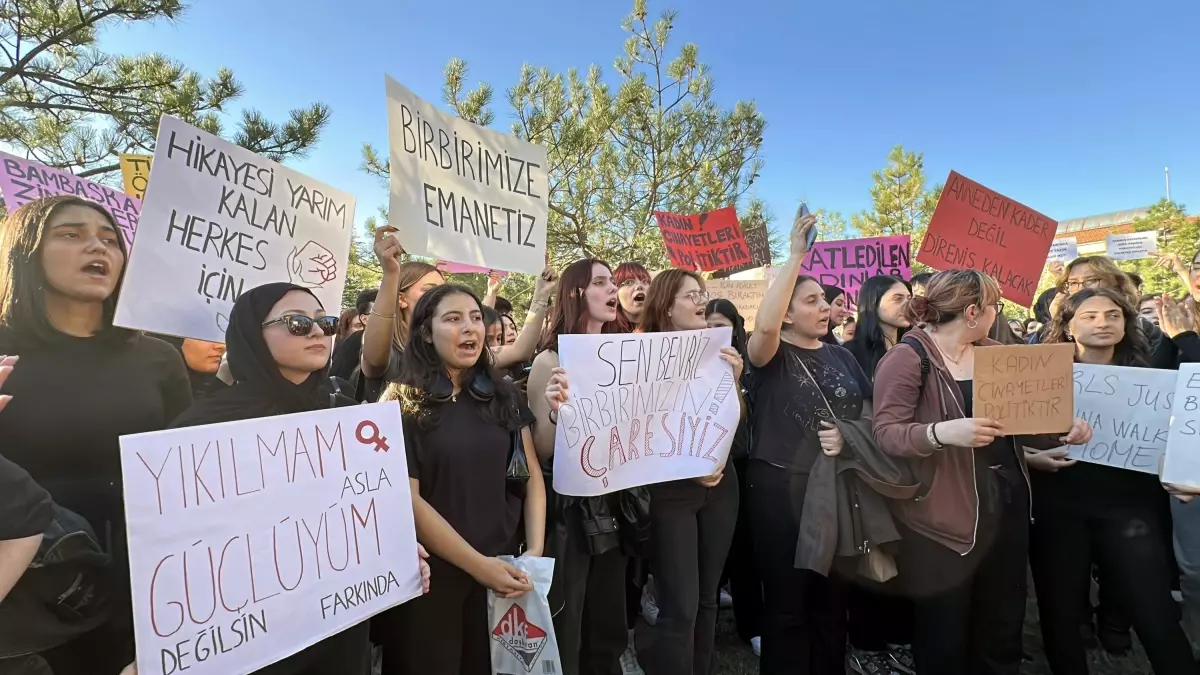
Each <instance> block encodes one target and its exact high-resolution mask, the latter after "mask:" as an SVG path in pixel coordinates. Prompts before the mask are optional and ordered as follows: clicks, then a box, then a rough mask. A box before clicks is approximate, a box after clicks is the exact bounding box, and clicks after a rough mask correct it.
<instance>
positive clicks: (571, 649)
mask: <svg viewBox="0 0 1200 675" xmlns="http://www.w3.org/2000/svg"><path fill="white" fill-rule="evenodd" d="M617 303H618V300H617V285H616V284H615V283H614V282H613V275H612V270H611V268H609V266H608V264H607V263H605V262H603V261H600V260H594V259H591V258H585V259H583V260H578V261H576V262H574V263H571V264H570V265H568V266H567V268H566V269H565V270H563V273H562V278H561V279H560V281H559V285H558V295H557V297H556V298H555V301H554V305H553V309H552V310H551V311H552V314H551V317H550V324H549V328H548V329H547V332H546V334H545V335H544V336H543V338H542V344H541V349H542V352H541V353H540V354H538V356H537V358H535V359H534V361H533V370H532V371H531V372H530V374H529V387H528V391H529V392H530V396H529V406H530V408H531V409H532V411H533V415H534V419H535V420H536V421H535V423H534V436H533V439H534V446H535V447H536V448H537V454H538V458H539V459H540V460H541V461H542V462H543V463H545V464H547V465H549V464H550V463H551V462H552V460H553V457H554V429H555V424H557V422H558V418H557V415H558V412H557V410H556V409H555V408H556V407H557V406H556V404H554V403H552V401H557V400H558V399H557V393H558V392H559V391H560V389H559V387H561V382H560V379H561V378H559V377H558V376H559V375H561V374H562V372H563V371H562V369H561V368H559V367H558V351H557V349H558V338H559V336H560V335H570V334H580V333H590V334H595V333H611V332H620V331H619V329H618V328H617V327H616V326H615V323H614V322H616V321H617V311H618V310H617ZM620 504H621V494H620V493H616V494H609V495H605V496H603V497H584V498H579V497H566V496H561V495H559V496H556V497H555V499H554V505H553V507H552V508H551V509H550V515H549V516H548V518H547V521H548V525H547V530H546V531H547V538H546V539H547V543H546V551H547V554H548V555H552V556H554V558H555V566H554V576H555V580H554V588H553V589H552V590H551V595H550V608H551V610H552V611H554V612H555V615H554V632H555V637H557V638H558V651H559V654H560V655H561V657H562V670H563V673H564V675H620V673H621V664H620V659H621V655H622V653H624V651H625V648H626V646H627V645H628V642H629V636H628V633H627V632H626V628H625V625H626V624H625V619H626V617H625V578H626V566H627V563H628V557H627V556H626V554H625V551H623V550H622V545H621V544H622V542H621V539H620V536H619V534H618V533H617V532H615V531H612V532H610V531H606V530H603V528H597V530H596V531H597V533H596V534H595V535H593V536H589V535H588V534H585V533H584V528H585V523H591V524H596V523H598V522H601V521H602V520H607V521H608V522H611V518H613V517H618V518H619V517H620V515H621V512H622V511H621V507H620ZM620 528H621V531H622V532H624V531H625V530H627V529H629V528H626V524H625V523H622V524H621V525H620Z"/></svg>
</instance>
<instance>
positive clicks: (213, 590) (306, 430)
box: [121, 178, 482, 675]
mask: <svg viewBox="0 0 1200 675" xmlns="http://www.w3.org/2000/svg"><path fill="white" fill-rule="evenodd" d="M155 180H158V179H157V178H156V179H155ZM121 470H122V474H123V476H124V490H125V514H126V519H127V527H128V532H129V557H130V571H131V577H132V587H133V608H134V609H133V614H134V632H135V636H136V642H137V662H138V672H139V673H142V675H172V674H178V673H182V672H184V671H187V672H188V673H189V675H206V674H212V675H244V674H246V673H250V672H253V671H256V670H258V669H259V668H262V667H264V666H266V665H268V664H271V663H274V662H276V661H278V660H280V659H282V658H285V657H287V656H290V655H291V654H294V653H296V652H298V651H300V650H301V649H304V648H305V647H308V646H309V645H312V644H314V643H316V642H318V641H320V640H323V639H324V638H327V637H329V636H331V635H334V634H336V633H338V632H340V631H342V630H344V629H346V628H348V627H350V626H353V625H355V624H357V623H360V622H362V621H363V620H365V619H367V618H369V617H370V616H372V615H374V614H377V613H379V612H381V611H383V610H385V609H387V608H389V607H393V606H395V605H398V604H400V603H402V602H405V601H406V600H409V599H411V598H413V597H416V596H417V595H418V594H419V593H420V592H421V578H420V577H421V575H420V568H419V565H418V562H417V544H416V530H415V528H414V525H413V511H412V498H411V496H410V493H409V487H408V486H409V483H408V466H407V461H406V459H405V450H404V431H403V429H402V427H401V421H400V409H399V407H398V406H397V405H396V404H395V403H377V404H374V405H362V406H350V407H345V408H334V409H330V410H323V411H319V412H312V413H301V414H296V415H282V416H277V417H266V418H261V419H254V420H246V421H242V422H230V423H228V424H214V425H208V426H200V427H191V428H185V429H173V430H169V431H159V432H152V433H146V434H138V435H134V436H123V437H121ZM481 611H482V610H481Z"/></svg>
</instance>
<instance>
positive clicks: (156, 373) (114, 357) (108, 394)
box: [0, 196, 192, 675]
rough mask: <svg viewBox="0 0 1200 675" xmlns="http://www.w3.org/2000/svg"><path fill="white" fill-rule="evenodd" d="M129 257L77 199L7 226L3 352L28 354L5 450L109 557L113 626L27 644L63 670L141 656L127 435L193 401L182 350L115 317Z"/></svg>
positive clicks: (63, 199) (21, 215) (2, 421)
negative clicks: (125, 477) (125, 470)
mask: <svg viewBox="0 0 1200 675" xmlns="http://www.w3.org/2000/svg"><path fill="white" fill-rule="evenodd" d="M127 256H128V251H127V250H126V248H125V239H124V237H123V235H122V233H121V232H120V228H119V227H118V226H117V224H116V222H115V221H114V220H113V217H112V215H111V214H109V212H108V211H106V210H105V209H104V208H103V207H101V206H99V205H98V204H96V203H94V202H90V201H87V200H84V199H80V198H77V197H71V196H60V197H47V198H43V199H38V200H35V201H32V202H29V203H28V204H25V205H24V206H22V207H20V208H18V209H16V210H14V211H12V212H11V213H9V214H8V217H7V218H5V219H4V221H3V225H2V226H0V354H18V355H20V361H19V363H18V364H17V365H16V367H15V368H14V369H13V371H12V374H11V375H10V376H9V377H8V381H7V382H6V383H5V385H4V393H5V394H6V395H11V396H12V399H11V400H10V401H9V402H8V404H7V407H6V408H5V411H4V414H3V415H0V438H2V439H4V440H3V450H4V454H5V456H6V457H7V458H8V459H9V460H11V461H12V462H14V463H15V464H17V465H18V466H20V467H21V468H22V469H24V470H25V471H27V472H29V474H30V475H31V476H32V477H33V479H34V480H35V481H37V482H38V483H39V484H41V486H42V487H43V488H45V489H46V490H48V491H49V492H50V494H51V496H52V497H53V498H54V502H55V503H56V504H57V505H58V506H60V507H62V508H65V509H69V510H70V511H73V512H75V513H77V514H79V515H80V516H82V517H83V518H84V519H86V520H87V522H88V523H89V524H90V526H91V528H92V530H93V532H92V533H91V534H94V536H95V539H96V542H97V543H98V545H99V546H100V547H101V548H103V549H104V551H105V552H107V553H108V554H109V555H110V556H111V563H110V566H111V570H112V573H111V575H110V576H111V578H112V580H113V584H114V586H113V587H112V588H111V589H104V590H106V591H111V597H110V598H109V604H110V606H111V614H110V618H109V619H108V620H107V622H106V623H105V624H104V625H103V626H101V627H100V628H97V629H95V630H92V631H90V632H88V633H86V634H85V635H83V636H81V637H79V638H77V639H75V640H73V641H72V642H68V643H66V644H60V643H61V639H58V640H54V639H51V641H50V642H49V643H42V644H31V645H29V651H31V652H41V651H43V650H46V649H49V651H48V652H46V653H44V654H43V656H44V657H45V659H46V661H48V662H49V663H50V665H51V666H52V667H53V669H54V672H55V673H58V674H61V675H72V674H75V673H86V674H88V675H91V674H92V673H116V672H119V671H120V670H121V668H123V667H124V666H125V665H126V664H127V663H129V662H130V661H132V660H133V623H132V609H131V604H130V596H129V559H128V551H127V548H126V538H125V512H124V504H123V498H122V482H121V457H120V445H119V442H118V438H119V437H120V436H122V435H125V434H136V433H142V432H148V431H159V430H161V429H163V428H165V427H166V426H167V423H168V422H170V421H171V419H172V418H173V417H175V416H176V415H178V414H179V413H180V412H182V411H183V410H184V409H185V408H187V407H188V406H189V405H190V404H191V402H192V394H191V389H190V386H189V384H188V377H187V373H186V371H185V368H184V365H183V359H182V358H181V357H180V356H179V353H178V352H176V351H175V350H174V349H173V348H172V347H171V346H170V345H168V344H166V343H164V342H162V341H161V340H157V339H155V338H152V337H148V336H146V335H143V334H142V333H139V332H136V331H131V330H125V329H122V328H118V327H116V326H114V325H113V323H112V319H113V312H114V311H115V308H116V303H117V295H118V293H120V288H121V280H122V275H123V273H124V270H125V263H126V259H127ZM91 591H95V592H97V593H99V592H100V589H91ZM76 601H87V602H86V603H85V604H81V605H80V606H79V609H80V610H81V611H82V612H83V613H84V614H87V615H88V616H91V613H92V612H97V613H99V612H102V611H103V610H102V609H101V608H98V607H97V606H96V605H97V604H98V601H99V596H93V597H91V598H90V600H89V599H88V598H83V597H80V598H77V599H67V604H70V603H72V602H76ZM55 637H57V636H55Z"/></svg>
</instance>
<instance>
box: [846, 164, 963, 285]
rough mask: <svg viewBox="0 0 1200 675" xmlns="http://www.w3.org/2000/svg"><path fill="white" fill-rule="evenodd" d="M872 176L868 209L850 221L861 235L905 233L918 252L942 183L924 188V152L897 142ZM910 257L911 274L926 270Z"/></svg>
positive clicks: (939, 194)
mask: <svg viewBox="0 0 1200 675" xmlns="http://www.w3.org/2000/svg"><path fill="white" fill-rule="evenodd" d="M871 177H872V178H873V180H874V184H873V185H872V186H871V210H870V211H863V212H862V213H858V214H855V215H854V216H853V217H852V218H851V221H850V222H851V224H852V226H853V228H854V229H855V230H856V231H857V232H858V236H861V237H886V236H894V235H902V234H907V235H909V236H910V237H911V238H912V243H911V246H912V251H914V252H915V251H917V250H918V248H919V247H920V245H921V241H922V240H923V239H925V231H926V230H927V229H928V228H929V219H930V218H932V217H933V210H934V208H935V207H937V201H938V198H939V197H941V194H942V186H941V185H937V186H935V187H934V188H933V189H929V188H927V187H926V181H925V156H924V154H922V153H919V152H907V151H905V150H904V147H903V146H900V145H897V146H896V147H894V148H892V151H891V152H889V153H888V158H887V165H886V166H885V167H884V168H882V169H880V170H879V171H875V172H873V173H872V174H871ZM913 258H914V260H913V273H914V274H916V273H918V272H922V271H925V269H926V267H925V265H922V264H920V263H918V262H917V261H916V260H915V258H916V256H915V255H913Z"/></svg>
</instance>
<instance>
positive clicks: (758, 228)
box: [713, 219, 771, 279]
mask: <svg viewBox="0 0 1200 675" xmlns="http://www.w3.org/2000/svg"><path fill="white" fill-rule="evenodd" d="M740 225H741V227H742V237H743V238H745V240H746V248H747V249H749V251H750V262H747V263H743V264H741V265H734V266H733V267H726V268H725V269H722V270H717V271H715V272H713V278H714V279H720V278H723V277H729V276H732V275H734V274H737V273H739V272H745V271H747V270H752V269H756V268H759V267H766V266H767V265H770V264H771V241H770V237H768V236H767V224H766V223H764V222H763V221H762V220H758V219H756V220H755V221H754V222H752V223H750V224H749V225H747V224H746V223H740Z"/></svg>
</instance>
